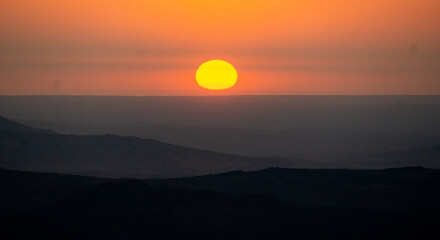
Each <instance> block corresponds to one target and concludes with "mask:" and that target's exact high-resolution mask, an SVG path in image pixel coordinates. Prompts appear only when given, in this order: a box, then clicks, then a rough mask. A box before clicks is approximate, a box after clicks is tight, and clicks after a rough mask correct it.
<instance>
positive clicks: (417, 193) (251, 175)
mask: <svg viewBox="0 0 440 240" xmlns="http://www.w3.org/2000/svg"><path fill="white" fill-rule="evenodd" d="M148 182H149V183H151V184H160V185H165V186H173V187H183V188H188V189H195V190H211V191H218V192H224V193H231V194H250V193H265V194H270V195H273V196H276V197H278V198H280V199H283V200H286V201H290V202H291V203H295V204H319V205H327V206H338V207H351V208H364V209H365V208H366V209H393V210H399V211H400V210H405V211H406V210H408V211H412V210H414V209H418V210H420V208H426V209H429V211H430V210H432V209H431V208H432V207H433V206H435V209H436V211H438V212H440V205H439V203H440V170H434V169H426V168H422V167H408V168H396V169H385V170H342V169H283V168H270V169H265V170H261V171H253V172H244V171H234V172H229V173H223V174H218V175H207V176H200V177H188V178H178V179H163V180H148Z"/></svg>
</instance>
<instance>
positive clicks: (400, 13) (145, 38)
mask: <svg viewBox="0 0 440 240" xmlns="http://www.w3.org/2000/svg"><path fill="white" fill-rule="evenodd" d="M438 12H440V1H438V0H370V1H358V0H309V1H292V0H274V1H270V2H269V1H266V0H242V1H236V0H225V1H213V0H206V1H199V0H181V1H175V0H162V1H153V0H133V1H117V0H76V1H74V0H65V1H58V0H38V1H37V0H21V1H14V0H4V1H1V3H0V30H1V31H0V94H91V95H95V94H99V95H101V94H104V95H206V94H208V95H209V94H214V93H210V92H206V91H204V90H203V89H200V88H199V86H198V84H197V83H196V82H194V71H195V70H196V69H197V67H198V66H199V64H200V63H201V62H203V61H205V60H206V59H228V60H230V61H231V62H234V66H235V67H237V68H239V69H240V82H237V84H236V85H235V86H234V88H231V89H228V90H227V91H224V92H222V94H440V82H439V81H437V80H438V79H439V77H440V70H439V69H440V68H439V64H440V44H439V43H440V27H439V25H438V24H437V23H438V22H440V15H439V14H438ZM55 82H56V83H57V84H54V83H55ZM215 94H218V93H215Z"/></svg>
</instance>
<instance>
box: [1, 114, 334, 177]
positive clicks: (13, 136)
mask: <svg viewBox="0 0 440 240" xmlns="http://www.w3.org/2000/svg"><path fill="white" fill-rule="evenodd" d="M11 124H12V123H11V122H10V121H8V122H7V125H6V126H5V127H2V129H5V128H7V126H9V125H11ZM0 166H1V167H5V168H9V169H16V170H27V171H43V172H58V173H71V174H81V175H94V176H104V177H142V178H147V177H160V178H164V177H181V176H195V175H203V174H209V173H221V172H226V171H232V170H239V169H243V170H257V169H264V168H267V167H324V166H327V165H326V164H320V163H315V162H308V161H304V160H299V159H286V158H270V157H267V158H255V157H246V156H239V155H232V154H224V153H216V152H210V151H203V150H197V149H192V148H187V147H181V146H177V145H173V144H167V143H162V142H158V141H155V140H152V139H142V138H137V137H120V136H116V135H99V136H89V135H62V134H52V133H44V132H43V133H40V132H32V131H31V132H23V131H18V132H17V131H16V132H14V131H4V132H1V135H0Z"/></svg>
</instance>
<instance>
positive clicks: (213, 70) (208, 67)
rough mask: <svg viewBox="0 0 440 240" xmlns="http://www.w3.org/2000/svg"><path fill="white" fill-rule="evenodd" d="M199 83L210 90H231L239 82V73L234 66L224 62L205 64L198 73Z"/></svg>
mask: <svg viewBox="0 0 440 240" xmlns="http://www.w3.org/2000/svg"><path fill="white" fill-rule="evenodd" d="M196 80H197V83H198V84H199V85H200V86H201V87H202V88H206V89H210V90H223V89H228V88H231V87H233V86H234V85H235V83H236V82H237V71H236V70H235V68H234V66H232V64H230V63H228V62H225V61H223V60H211V61H208V62H205V63H203V64H202V65H200V67H199V68H198V69H197V72H196Z"/></svg>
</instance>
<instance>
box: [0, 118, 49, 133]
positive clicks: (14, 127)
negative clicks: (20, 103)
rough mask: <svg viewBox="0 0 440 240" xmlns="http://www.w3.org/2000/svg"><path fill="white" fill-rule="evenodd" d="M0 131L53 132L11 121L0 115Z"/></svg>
mask: <svg viewBox="0 0 440 240" xmlns="http://www.w3.org/2000/svg"><path fill="white" fill-rule="evenodd" d="M0 131H9V132H32V133H55V132H54V131H51V130H44V129H38V128H33V127H29V126H26V125H23V124H21V123H18V122H14V121H11V120H9V119H7V118H4V117H2V116H0Z"/></svg>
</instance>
